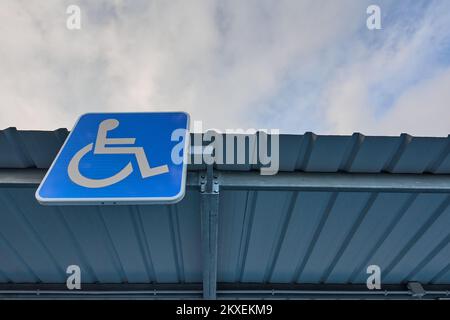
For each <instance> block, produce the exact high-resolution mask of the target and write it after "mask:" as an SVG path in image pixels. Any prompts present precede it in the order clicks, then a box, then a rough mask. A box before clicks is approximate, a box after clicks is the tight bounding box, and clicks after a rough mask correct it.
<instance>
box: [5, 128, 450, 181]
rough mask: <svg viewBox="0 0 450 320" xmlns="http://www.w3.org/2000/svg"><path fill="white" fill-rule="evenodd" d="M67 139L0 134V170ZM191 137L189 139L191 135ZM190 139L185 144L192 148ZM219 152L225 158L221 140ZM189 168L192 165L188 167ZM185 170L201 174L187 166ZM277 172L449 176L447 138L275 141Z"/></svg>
mask: <svg viewBox="0 0 450 320" xmlns="http://www.w3.org/2000/svg"><path fill="white" fill-rule="evenodd" d="M67 135H68V131H67V129H58V130H55V131H18V130H16V129H15V128H8V129H5V130H0V150H1V151H2V152H1V153H0V168H30V167H36V168H43V169H46V168H49V167H50V164H51V163H52V161H53V159H54V158H55V156H56V153H57V152H58V150H59V148H60V147H61V145H62V144H63V142H64V140H65V138H66V137H67ZM192 137H193V135H192ZM194 140H195V139H194V138H191V143H192V144H193V143H194ZM223 140H224V151H223V153H224V154H225V153H226V140H227V139H225V138H224V139H223ZM252 151H253V149H252V148H247V150H246V152H247V154H246V159H247V161H246V163H244V164H232V165H227V164H222V165H216V168H217V169H219V170H240V171H242V170H252V169H257V168H258V167H259V166H258V165H250V164H249V162H248V159H250V158H251V156H250V155H249V153H251V152H252ZM192 162H194V161H192ZM189 169H190V170H203V169H204V166H203V165H195V166H194V165H191V166H190V167H189ZM280 171H304V172H354V173H357V172H365V173H379V172H388V173H433V174H449V173H450V136H449V137H442V138H436V137H412V136H410V135H407V134H403V135H401V136H399V137H378V136H364V135H362V134H359V133H355V134H353V135H352V136H321V135H315V134H313V133H306V134H304V135H287V134H282V135H280Z"/></svg>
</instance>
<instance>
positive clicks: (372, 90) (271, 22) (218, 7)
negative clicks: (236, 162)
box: [0, 0, 450, 136]
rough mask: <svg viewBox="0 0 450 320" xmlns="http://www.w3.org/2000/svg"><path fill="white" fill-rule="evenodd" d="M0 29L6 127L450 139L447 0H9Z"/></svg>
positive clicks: (0, 11) (0, 90)
mask: <svg viewBox="0 0 450 320" xmlns="http://www.w3.org/2000/svg"><path fill="white" fill-rule="evenodd" d="M70 4H75V5H78V6H79V7H80V9H81V19H82V20H81V21H82V23H81V30H72V31H71V30H67V28H66V19H67V17H68V15H67V14H66V12H65V11H66V8H67V6H68V5H70ZM371 4H375V5H378V6H379V7H380V8H381V14H382V20H381V23H382V29H381V30H368V29H367V27H366V19H367V17H368V15H367V13H366V8H367V7H368V6H369V5H371ZM0 21H1V22H0V38H1V39H2V41H3V44H2V46H1V47H0V70H2V72H1V73H0V97H2V100H1V103H0V112H1V113H0V114H1V117H0V128H5V127H9V126H16V127H19V128H20V129H47V130H50V129H56V128H58V127H68V128H70V127H71V126H72V125H73V123H74V121H75V119H76V118H77V117H78V116H79V115H80V114H82V113H84V112H89V111H104V112H106V111H161V110H168V111H170V110H183V111H188V112H189V113H190V114H191V118H192V119H193V120H202V121H203V122H204V125H203V127H204V128H205V129H206V128H218V129H233V128H244V129H245V128H256V129H257V128H275V129H280V130H281V132H287V133H303V132H305V131H314V132H316V133H319V134H350V133H352V132H361V133H364V134H377V135H398V134H400V133H402V132H407V133H410V134H413V135H425V136H430V135H438V136H446V135H448V134H449V133H450V102H449V101H450V90H449V88H450V2H449V1H447V0H435V1H431V0H430V1H427V0H423V1H420V0H402V1H398V0H397V1H395V0H390V1H388V0H385V1H366V0H342V1H332V0H328V1H317V0H311V1H309V0H301V1H300V0H298V1H294V0H290V1H289V0H284V1H283V0H281V1H271V0H264V1H256V0H251V1H237V0H234V1H226V2H223V1H206V0H205V1H200V0H198V1H197V0H194V1H170V2H168V1H122V0H114V1H106V0H105V1H104V0H97V1H86V0H80V1H75V0H72V1H68V0H64V1H60V0H48V1H45V2H42V1H37V0H22V1H15V0H5V1H2V2H1V3H0Z"/></svg>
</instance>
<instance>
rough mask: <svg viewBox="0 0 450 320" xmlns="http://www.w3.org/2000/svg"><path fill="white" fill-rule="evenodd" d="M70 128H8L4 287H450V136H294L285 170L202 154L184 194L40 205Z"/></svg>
mask: <svg viewBox="0 0 450 320" xmlns="http://www.w3.org/2000/svg"><path fill="white" fill-rule="evenodd" d="M66 134H67V131H66V130H58V131H55V132H33V131H16V130H15V129H7V130H3V131H0V297H25V298H35V297H37V295H36V294H37V293H39V295H40V296H41V297H52V298H58V297H60V298H73V297H75V298H80V297H86V298H92V297H106V298H113V297H122V298H124V297H125V298H126V297H134V298H166V297H177V298H182V297H184V298H186V297H187V298H199V297H202V296H203V297H204V298H240V297H250V298H270V297H273V298H310V297H348V296H352V297H368V298H374V299H376V298H418V297H419V296H420V297H421V298H422V299H426V298H442V297H444V298H445V297H448V292H449V289H450V231H449V229H448V226H449V225H450V207H449V202H450V176H449V174H450V155H449V151H450V147H449V146H450V139H449V138H414V137H410V136H408V135H402V136H401V137H364V136H362V135H359V134H355V135H353V136H341V137H339V136H316V135H314V134H309V133H308V134H305V135H303V136H293V135H285V136H281V137H280V148H281V155H280V164H281V165H280V167H281V173H279V174H278V175H276V176H261V175H259V174H258V173H257V172H255V171H254V170H253V169H256V168H258V165H251V164H248V163H247V164H242V165H215V166H214V167H210V168H209V170H207V166H206V165H204V164H201V165H191V166H190V167H189V170H190V172H189V173H188V181H187V194H186V197H185V198H184V200H182V201H181V202H180V203H178V204H176V205H159V206H102V207H100V206H86V207H85V206H83V207H74V206H64V207H58V206H57V207H46V206H41V205H39V204H38V203H37V202H36V200H35V199H34V191H35V189H36V187H37V185H38V183H39V182H40V180H41V179H42V177H43V175H44V173H45V171H46V168H47V166H48V165H49V164H50V162H51V159H52V157H53V156H54V155H55V154H56V151H57V149H58V147H59V146H60V145H61V143H62V142H63V140H64V137H65V136H66ZM216 239H217V241H216ZM71 264H78V265H79V266H80V267H81V269H82V281H83V285H82V288H83V290H82V291H81V292H74V291H68V290H67V289H65V286H64V283H65V280H66V277H67V275H66V273H65V269H66V267H67V266H68V265H71ZM370 264H377V265H379V266H380V268H381V270H382V289H381V290H375V291H369V290H367V289H366V287H365V281H366V279H367V276H368V275H367V273H366V267H367V266H368V265H370ZM408 284H409V285H408ZM411 288H413V289H414V290H412V289H411ZM417 288H423V291H424V292H425V293H424V292H423V291H422V290H419V291H420V292H419V291H418V290H417Z"/></svg>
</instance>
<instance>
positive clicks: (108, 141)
mask: <svg viewBox="0 0 450 320" xmlns="http://www.w3.org/2000/svg"><path fill="white" fill-rule="evenodd" d="M118 126H119V121H118V120H116V119H108V120H104V121H102V122H101V123H100V125H99V127H98V133H97V139H96V141H95V147H94V144H93V143H90V144H88V145H87V146H85V147H83V148H82V149H81V150H79V151H78V152H77V153H76V154H75V155H74V156H73V158H72V159H71V160H70V163H69V166H68V167H67V173H68V174H69V177H70V179H71V180H72V181H73V182H74V183H76V184H78V185H80V186H82V187H86V188H103V187H107V186H110V185H113V184H115V183H117V182H119V181H122V180H123V179H125V178H127V177H128V176H129V175H130V174H131V173H132V172H133V165H132V163H131V161H130V162H128V164H127V165H126V166H125V167H124V168H123V169H122V170H120V171H119V172H118V173H116V174H115V175H113V176H112V177H108V178H103V179H91V178H87V177H85V176H83V175H82V174H81V173H80V170H79V165H80V161H81V159H82V158H83V156H84V155H86V154H87V153H88V152H90V151H91V150H92V149H94V154H131V155H134V156H135V157H136V160H137V164H138V167H139V171H140V172H141V176H142V178H143V179H144V178H148V177H152V176H156V175H160V174H163V173H167V172H169V167H168V166H167V165H162V166H158V167H154V168H151V167H150V165H149V163H148V160H147V157H146V155H145V152H144V148H142V147H107V146H106V145H119V144H120V145H134V142H135V141H136V139H135V138H107V137H106V134H107V132H108V131H111V130H114V129H115V128H117V127H118Z"/></svg>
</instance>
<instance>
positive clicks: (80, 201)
mask: <svg viewBox="0 0 450 320" xmlns="http://www.w3.org/2000/svg"><path fill="white" fill-rule="evenodd" d="M124 113H131V114H161V113H184V114H185V115H186V121H187V123H186V133H185V137H184V149H183V151H184V152H183V172H182V178H181V189H180V192H178V194H177V195H175V196H173V197H160V198H144V197H137V198H128V197H127V198H45V197H41V195H40V194H39V191H40V190H41V187H42V185H43V184H44V182H45V181H46V180H47V176H48V175H49V173H50V172H51V170H52V168H53V166H54V165H55V163H56V161H58V158H59V156H60V154H61V152H62V150H63V149H64V147H65V146H66V143H67V141H69V138H70V136H71V134H72V133H73V131H74V129H75V128H76V126H77V125H78V122H79V121H80V119H81V118H82V117H83V116H85V115H90V114H124ZM190 123H191V117H190V115H189V113H187V112H184V111H167V112H88V113H84V114H82V115H80V116H79V117H78V119H77V121H76V122H75V125H74V126H73V128H72V130H71V131H70V133H69V135H68V136H67V138H66V140H65V141H64V144H63V145H62V147H61V149H59V151H58V154H57V155H56V157H55V159H54V160H53V162H52V164H51V166H50V168H49V169H48V171H47V173H46V174H45V176H44V179H42V181H41V183H40V184H39V187H38V189H37V190H36V193H35V197H36V199H37V201H39V203H40V204H44V205H126V204H172V203H177V202H179V201H181V200H182V199H183V198H184V195H185V193H186V175H187V162H188V155H189V147H190V134H189V130H190Z"/></svg>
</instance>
